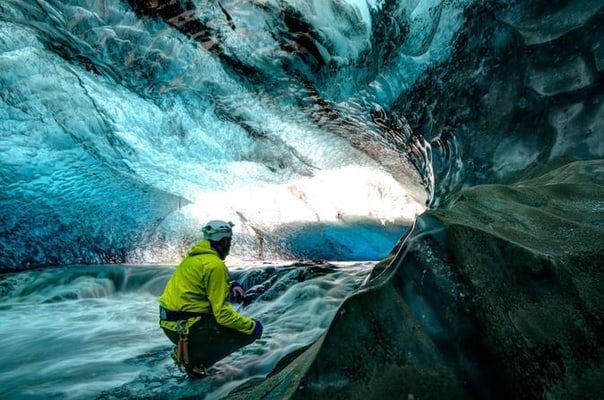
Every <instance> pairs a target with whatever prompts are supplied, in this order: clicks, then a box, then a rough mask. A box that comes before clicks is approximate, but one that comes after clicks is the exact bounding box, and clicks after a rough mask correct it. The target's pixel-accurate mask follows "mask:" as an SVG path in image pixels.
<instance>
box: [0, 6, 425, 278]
mask: <svg viewBox="0 0 604 400" xmlns="http://www.w3.org/2000/svg"><path fill="white" fill-rule="evenodd" d="M199 6H200V7H201V9H204V10H207V11H208V13H202V16H200V18H201V19H202V20H203V22H204V23H206V24H208V26H211V27H212V28H213V29H216V37H220V38H221V40H222V39H223V42H221V46H224V48H221V51H224V52H233V54H234V57H237V58H240V59H241V60H242V61H243V62H244V63H249V64H250V65H253V66H254V67H255V68H257V69H259V70H261V71H262V72H263V73H264V74H266V75H265V76H266V77H265V82H264V83H260V84H258V83H256V84H251V83H250V82H249V79H250V77H249V76H247V75H245V74H243V75H239V74H237V73H234V71H233V70H232V69H231V68H230V67H229V65H228V62H225V61H224V60H223V59H221V58H220V57H216V56H215V55H216V53H213V50H212V49H205V48H204V47H203V46H198V45H197V44H196V43H195V40H194V38H193V37H187V36H186V35H185V34H183V33H182V32H179V30H177V29H173V28H172V27H170V25H168V24H166V22H163V21H161V20H158V19H149V18H140V16H138V15H137V14H136V13H135V12H134V11H133V10H132V8H131V7H130V6H129V5H128V4H127V3H125V2H120V1H109V2H101V3H95V2H89V1H56V0H55V1H41V2H38V3H32V4H30V3H29V2H22V1H9V2H6V3H3V5H2V6H0V13H1V15H2V19H1V22H0V24H1V25H0V66H1V71H2V72H1V73H0V85H1V87H2V92H1V93H2V96H1V103H0V132H1V134H2V136H1V138H2V139H1V141H0V147H1V149H2V150H3V151H2V152H1V153H0V168H1V172H2V184H3V185H2V197H1V199H0V201H1V202H2V210H3V211H2V213H3V218H2V224H1V225H0V229H1V233H2V236H1V237H0V246H1V248H2V252H1V253H2V256H1V258H0V264H1V265H2V268H6V267H27V266H28V265H40V264H60V263H74V262H103V261H124V260H126V259H128V260H136V261H157V260H158V257H159V258H162V259H166V258H170V257H172V256H174V257H175V258H172V260H175V259H176V257H177V256H178V255H176V254H175V253H174V252H168V253H161V249H162V248H165V247H169V246H172V245H174V246H181V247H182V246H183V245H184V244H183V241H184V239H183V238H186V240H187V241H190V240H191V238H192V236H194V235H198V234H199V231H198V227H199V224H201V223H202V219H206V218H207V219H212V218H220V217H222V218H229V217H230V218H233V217H235V218H239V220H240V222H243V221H245V222H246V223H249V224H251V225H253V226H257V227H261V228H262V229H263V230H264V231H267V230H268V231H271V230H272V229H274V228H275V227H276V226H278V225H279V224H283V223H290V222H292V221H295V222H297V223H304V222H305V221H313V222H317V221H321V220H323V219H325V215H326V212H325V211H323V209H325V208H329V209H332V210H333V211H329V213H328V214H329V217H328V218H327V220H328V221H329V220H332V219H333V218H334V217H335V216H336V215H345V216H352V217H360V218H369V219H372V220H374V221H381V222H384V221H386V220H388V221H393V220H397V219H398V220H401V221H409V220H411V219H412V218H413V217H414V216H415V215H416V214H417V213H418V212H419V211H420V210H421V209H422V206H421V204H422V203H423V202H424V198H423V197H424V196H425V195H424V194H422V193H421V186H420V184H419V183H418V182H417V179H416V178H414V176H416V175H417V173H416V172H413V171H412V170H411V169H408V176H409V178H403V180H405V183H412V182H413V181H414V180H415V181H416V183H415V184H414V187H411V188H410V191H409V194H407V193H406V192H405V189H404V188H402V187H401V184H400V180H399V183H397V182H395V181H388V182H386V179H387V178H386V176H387V173H388V172H390V173H396V174H397V175H396V177H397V178H401V177H404V176H405V173H404V172H403V173H402V174H401V170H394V169H393V168H390V171H386V172H383V167H382V166H381V165H380V164H381V163H382V160H381V159H380V156H379V155H380V154H381V151H380V150H379V146H378V144H379V143H382V142H383V141H384V140H383V139H382V138H381V137H380V135H377V134H375V133H373V132H371V127H370V126H368V125H367V122H366V121H365V122H363V121H360V122H358V121H352V122H346V120H344V119H343V120H341V121H336V122H335V123H334V124H331V123H328V120H327V119H325V118H324V117H320V116H317V115H315V114H314V113H316V111H315V109H314V108H315V106H312V105H308V106H305V107H300V106H299V104H297V102H299V100H300V99H301V98H303V97H304V96H307V92H308V90H307V89H306V88H305V86H304V84H301V83H300V82H298V81H297V79H296V77H295V76H289V75H287V74H286V72H284V70H283V68H282V66H281V65H279V64H276V65H275V61H278V62H279V63H283V62H285V61H283V60H285V59H286V58H288V57H289V58H291V56H290V55H288V54H287V53H285V52H284V51H283V50H282V49H281V48H280V47H279V45H278V44H277V42H276V40H275V38H273V37H272V36H271V35H272V34H273V31H271V30H267V27H266V26H262V25H260V24H258V22H255V19H254V18H256V17H259V16H260V17H261V18H264V19H265V20H266V22H267V23H268V22H271V21H272V22H271V23H274V22H275V21H274V19H275V18H276V16H278V15H280V13H281V12H283V13H286V14H287V13H290V14H291V15H294V17H293V18H298V17H300V18H304V19H305V20H306V22H308V24H310V25H309V26H313V29H314V30H315V31H316V32H318V33H320V36H321V38H322V39H321V40H322V41H323V42H324V46H323V47H325V48H326V49H327V48H328V49H329V52H331V56H333V57H334V58H337V59H338V60H340V61H338V62H339V63H342V62H346V63H349V62H352V61H353V60H356V59H357V58H358V57H359V55H360V53H361V52H362V51H363V49H364V48H365V47H366V46H367V43H368V38H369V36H370V32H371V14H370V8H372V7H374V5H371V4H369V5H368V4H365V3H364V2H359V3H354V2H353V3H350V4H344V3H342V4H340V3H337V4H336V3H326V4H323V3H321V2H317V3H316V4H312V5H310V4H304V3H299V4H298V3H292V4H291V5H289V6H288V7H289V8H288V7H286V8H285V9H282V8H281V7H280V6H278V5H277V4H272V3H271V4H269V6H270V7H269V8H268V9H266V10H264V11H263V9H262V7H260V8H257V7H253V8H252V9H251V10H250V9H249V7H250V6H249V5H243V6H241V9H235V10H231V11H232V13H231V14H232V18H233V20H234V23H235V25H236V27H237V29H236V30H235V31H233V30H232V29H230V28H228V27H227V28H228V29H226V30H223V28H225V27H226V25H224V26H223V25H221V21H223V19H224V15H223V13H222V11H220V9H218V8H216V7H215V5H199ZM224 6H225V7H226V8H231V7H236V4H234V3H233V4H231V3H225V4H224ZM246 10H247V11H246ZM292 13H293V14H292ZM288 15H289V14H288ZM302 16H304V17H302ZM281 28H283V29H285V28H287V27H285V28H284V27H281ZM290 28H291V27H290ZM292 29H293V28H292ZM355 32H356V33H355ZM352 33H354V34H355V35H357V36H354V35H353V36H354V37H353V36H351V35H352ZM355 37H356V38H357V39H358V40H356V39H354V38H355ZM259 39H261V41H260V42H258V41H257V40H259ZM259 43H262V44H261V48H262V49H261V50H262V51H258V50H259V48H258V44H259ZM325 51H327V50H325ZM263 52H264V53H263ZM263 54H265V56H263ZM331 56H330V57H331ZM280 60H281V61H280ZM344 60H348V61H344ZM294 62H298V61H295V60H294ZM310 96H314V95H310ZM317 100H318V99H317ZM311 101H314V100H313V99H312V98H311ZM369 122H370V121H369ZM348 123H350V124H352V126H351V128H350V129H348V128H347V127H346V124H348ZM330 124H331V125H330ZM338 131H341V132H342V134H338ZM356 132H359V134H361V132H362V134H363V135H366V136H367V137H368V138H371V137H373V136H375V137H376V139H373V140H374V141H375V144H374V145H371V144H369V145H367V146H365V145H363V142H362V141H360V142H355V143H357V144H356V145H354V144H353V145H351V143H350V142H349V141H347V139H350V137H355V135H357V133H356ZM345 134H348V135H350V136H349V137H346V138H344V137H342V135H345ZM363 146H365V147H367V149H368V152H367V151H363V150H364V147H363ZM384 148H386V147H384ZM367 154H369V155H367ZM391 154H392V155H391V156H390V157H394V160H397V159H398V160H399V161H395V162H396V163H401V162H402V161H401V160H403V159H401V158H400V156H399V155H398V154H397V153H396V152H392V151H391ZM350 165H356V166H361V167H362V168H363V169H360V170H358V171H360V175H359V174H356V175H355V174H350V173H343V174H342V175H340V176H339V178H336V179H339V185H337V186H332V187H328V186H326V185H325V184H324V183H323V181H324V179H323V178H321V177H320V174H318V173H320V171H323V170H327V171H330V170H334V171H336V172H334V174H336V175H337V174H338V172H337V171H338V170H340V169H341V168H342V167H346V166H350ZM400 165H402V164H400ZM409 165H410V164H409ZM392 166H393V163H391V164H390V167H392ZM397 169H398V168H397ZM313 176H317V178H316V180H313V179H312V177H313ZM303 178H304V179H306V178H309V180H306V181H304V182H305V183H304V182H302V181H300V180H301V179H303ZM299 181H300V182H302V183H300V184H298V183H296V182H299ZM375 182H377V183H375ZM384 182H386V183H384ZM376 185H377V186H376ZM412 186H413V185H412ZM382 188H383V189H382ZM342 189H343V190H344V191H342ZM376 189H377V190H378V191H379V193H380V194H378V197H380V198H381V199H382V200H380V201H381V203H380V202H378V203H374V204H371V201H372V197H375V196H374V195H373V192H374V191H375V190H376ZM351 190H352V192H351ZM284 191H289V192H291V193H292V195H287V194H285V195H284V194H282V192H284ZM318 192H320V193H318ZM343 193H346V194H347V195H352V194H354V195H355V196H356V197H357V198H359V196H360V198H364V200H363V201H361V202H360V203H362V204H352V203H351V202H350V201H347V200H346V201H344V202H343V201H342V198H343V196H342V194H343ZM382 193H386V194H382ZM389 193H393V195H390V194H389ZM246 196H247V197H246ZM260 198H262V199H264V201H259V199H260ZM306 198H315V199H314V200H311V201H310V202H307V201H306V200H305V199H306ZM187 203H192V204H194V206H193V209H194V210H195V214H196V218H195V219H193V220H191V219H189V217H190V214H191V213H188V212H186V210H185V211H184V213H183V212H180V213H179V214H178V216H170V215H171V214H172V213H173V212H174V211H178V210H179V209H182V208H183V207H185V206H186V204H187ZM357 203H359V202H358V201H357ZM300 204H302V208H304V212H302V213H300V212H297V213H295V214H294V215H292V214H288V211H289V210H291V209H292V208H300ZM376 206H377V207H378V211H377V212H376V211H372V210H373V209H375V208H376ZM275 210H277V211H278V213H280V214H281V216H277V217H275V218H271V221H270V222H267V221H266V219H267V218H266V217H265V216H266V215H267V214H269V215H270V214H271V213H273V212H274V211H275ZM183 215H184V217H182V216H183ZM166 217H168V220H167V222H162V221H165V219H166ZM259 218H263V220H260V219H259ZM170 221H176V222H175V224H172V225H170ZM191 225H193V226H195V227H196V228H195V230H194V231H193V230H191V229H189V227H190V226H191ZM239 225H240V226H241V224H239ZM158 227H160V228H158ZM157 229H159V230H157ZM151 240H154V241H153V242H151ZM179 240H180V242H179V243H175V242H177V241H179ZM273 244H275V243H273ZM141 246H142V247H143V248H144V249H146V250H148V249H150V248H155V251H154V252H150V251H138V252H134V253H133V252H132V251H131V250H134V249H137V248H139V249H140V248H141ZM162 246H163V247H162ZM241 251H242V252H243V251H251V252H252V254H256V251H255V250H254V249H252V248H249V247H248V248H242V249H241ZM279 251H281V254H282V255H284V254H285V253H284V249H283V246H281V250H278V249H277V250H276V252H277V253H279ZM243 255H245V254H243ZM247 255H248V256H249V254H247ZM141 257H142V258H141Z"/></svg>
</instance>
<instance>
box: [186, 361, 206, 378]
mask: <svg viewBox="0 0 604 400" xmlns="http://www.w3.org/2000/svg"><path fill="white" fill-rule="evenodd" d="M185 370H186V371H187V375H189V378H191V379H202V378H205V377H206V376H208V371H206V369H205V367H204V366H203V365H201V364H200V365H185Z"/></svg>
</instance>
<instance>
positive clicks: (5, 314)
mask: <svg viewBox="0 0 604 400" xmlns="http://www.w3.org/2000/svg"><path fill="white" fill-rule="evenodd" d="M372 266H373V263H371V262H363V263H335V264H332V267H326V266H325V265H315V266H310V267H309V266H287V265H275V266H263V267H248V268H231V275H232V278H233V279H237V280H239V281H241V282H242V283H243V285H244V287H246V288H251V292H252V293H254V296H253V297H254V300H253V302H252V303H251V304H249V305H248V306H246V307H245V308H244V309H243V310H241V311H242V312H243V313H244V314H246V315H249V316H251V317H254V318H258V319H260V320H261V321H262V322H263V324H264V326H265V331H264V335H263V337H262V338H261V339H260V340H257V341H256V342H254V343H253V344H252V345H249V346H247V347H245V348H243V349H242V350H240V351H238V352H236V353H233V354H232V355H231V356H229V357H227V358H226V359H224V360H222V361H220V362H218V363H217V364H216V365H215V366H214V367H213V368H211V369H210V373H211V374H212V375H211V377H209V378H207V379H204V380H202V381H190V380H188V379H186V378H185V377H184V376H183V374H182V373H180V372H179V371H178V370H177V369H176V367H175V366H174V364H173V363H172V360H171V359H170V352H171V343H170V342H169V341H168V339H167V338H166V337H165V336H164V334H163V332H162V331H161V330H160V328H159V326H158V316H157V302H158V297H159V296H160V295H161V292H162V290H163V287H164V285H165V283H166V281H167V280H168V278H169V277H170V275H171V273H172V272H173V270H174V267H167V266H124V265H117V266H116V265H112V266H71V267H61V268H49V269H45V270H37V271H29V272H23V273H17V274H9V275H5V276H2V277H0V311H1V312H0V398H3V399H52V398H70V399H80V398H99V397H101V398H136V397H139V398H181V397H189V396H196V397H200V398H203V397H205V398H208V399H214V398H220V397H223V396H225V395H226V394H228V393H229V392H230V391H231V390H232V389H233V388H235V387H237V386H238V385H240V384H241V383H243V382H245V381H247V380H249V379H252V378H257V377H262V376H265V375H267V374H268V373H269V372H270V371H271V370H272V369H273V368H274V366H275V365H276V364H277V362H278V361H279V360H280V359H281V358H282V357H284V356H285V355H287V354H288V353H290V352H292V351H294V350H296V349H299V348H301V347H304V346H306V345H308V344H310V343H312V342H313V341H314V340H315V339H316V338H318V337H319V336H320V335H321V333H322V332H323V331H324V330H325V329H326V328H327V326H328V325H329V322H330V321H331V319H332V317H333V315H334V313H335V312H336V309H337V307H338V306H339V305H340V304H341V302H342V301H343V300H344V298H345V297H346V296H347V295H349V294H350V293H351V292H352V291H353V290H354V289H355V288H357V287H358V286H360V284H361V283H362V281H363V279H364V278H365V277H366V276H367V275H368V274H369V272H370V270H371V268H372Z"/></svg>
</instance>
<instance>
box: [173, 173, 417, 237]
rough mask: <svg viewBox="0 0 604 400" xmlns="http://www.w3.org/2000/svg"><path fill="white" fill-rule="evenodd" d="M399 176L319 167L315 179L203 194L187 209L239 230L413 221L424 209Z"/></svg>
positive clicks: (196, 219) (190, 216)
mask: <svg viewBox="0 0 604 400" xmlns="http://www.w3.org/2000/svg"><path fill="white" fill-rule="evenodd" d="M424 209H425V206H424V204H423V202H422V201H420V200H418V199H416V198H414V197H413V196H412V195H411V193H410V192H409V191H408V190H406V189H405V188H404V187H402V186H401V185H400V184H399V183H398V182H397V181H396V180H394V178H393V177H392V176H391V175H390V174H388V173H386V172H384V171H382V170H379V169H373V168H369V167H360V166H348V167H342V168H338V169H334V170H326V171H319V172H317V173H316V174H315V176H313V177H310V178H302V179H296V180H293V181H290V182H287V183H283V184H266V183H263V184H259V185H258V186H256V187H252V188H245V189H233V190H230V191H216V192H207V193H205V194H199V195H198V196H197V198H196V200H195V201H194V202H193V203H192V204H189V205H187V206H185V207H183V209H182V210H181V211H182V213H183V216H184V217H185V219H187V220H189V222H190V223H192V224H193V225H198V226H199V227H201V225H202V224H203V223H205V222H206V221H208V220H209V219H216V218H220V219H225V220H230V221H233V222H234V223H235V227H234V233H235V235H237V234H238V233H239V234H241V233H252V232H249V227H250V226H253V227H254V228H257V229H261V230H267V231H272V230H273V229H274V228H277V227H279V226H280V225H286V224H292V223H302V224H304V223H315V222H321V223H342V224H346V223H350V222H354V221H359V220H371V221H377V222H379V223H381V224H401V225H404V224H406V225H408V224H410V223H411V222H412V221H413V220H414V219H415V217H416V216H417V215H418V214H420V213H421V212H422V211H424Z"/></svg>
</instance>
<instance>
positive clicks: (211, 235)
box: [201, 220, 235, 242]
mask: <svg viewBox="0 0 604 400" xmlns="http://www.w3.org/2000/svg"><path fill="white" fill-rule="evenodd" d="M234 226H235V224H233V223H232V222H231V221H229V222H225V221H220V220H215V221H210V222H208V223H207V224H206V226H204V227H203V228H202V229H201V231H202V232H203V238H204V239H207V240H213V241H215V242H217V241H219V240H220V239H222V238H225V237H229V238H230V237H233V227H234Z"/></svg>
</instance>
